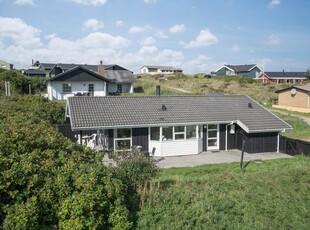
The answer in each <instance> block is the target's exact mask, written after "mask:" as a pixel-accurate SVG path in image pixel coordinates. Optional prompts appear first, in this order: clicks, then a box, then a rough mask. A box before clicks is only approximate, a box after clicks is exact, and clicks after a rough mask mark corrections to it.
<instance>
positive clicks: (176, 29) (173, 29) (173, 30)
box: [169, 24, 185, 33]
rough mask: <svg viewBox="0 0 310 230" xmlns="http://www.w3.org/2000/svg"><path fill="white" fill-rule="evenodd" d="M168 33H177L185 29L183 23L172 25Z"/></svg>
mask: <svg viewBox="0 0 310 230" xmlns="http://www.w3.org/2000/svg"><path fill="white" fill-rule="evenodd" d="M169 31H170V33H179V32H183V31H185V25H183V24H179V25H174V26H172V27H171V28H170V30H169Z"/></svg>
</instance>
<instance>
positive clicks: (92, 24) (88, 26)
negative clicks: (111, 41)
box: [83, 18, 104, 30]
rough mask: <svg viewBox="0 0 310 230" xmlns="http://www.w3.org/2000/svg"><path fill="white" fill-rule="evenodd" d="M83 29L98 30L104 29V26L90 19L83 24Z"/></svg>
mask: <svg viewBox="0 0 310 230" xmlns="http://www.w3.org/2000/svg"><path fill="white" fill-rule="evenodd" d="M83 27H84V28H86V29H92V30H99V29H102V28H103V27H104V24H103V22H101V21H98V20H97V19H94V18H91V19H88V20H87V21H85V22H84V23H83Z"/></svg>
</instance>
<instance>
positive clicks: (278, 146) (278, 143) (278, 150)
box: [277, 132, 280, 153]
mask: <svg viewBox="0 0 310 230" xmlns="http://www.w3.org/2000/svg"><path fill="white" fill-rule="evenodd" d="M279 152H280V132H278V140H277V153H279Z"/></svg>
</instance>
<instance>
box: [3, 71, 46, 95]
mask: <svg viewBox="0 0 310 230" xmlns="http://www.w3.org/2000/svg"><path fill="white" fill-rule="evenodd" d="M45 80H46V79H45V78H44V77H25V76H24V75H23V74H22V73H20V72H18V71H16V70H5V69H0V96H1V95H5V84H4V82H5V81H9V82H10V86H11V87H10V88H11V95H18V94H22V95H24V94H29V85H31V94H40V93H43V92H45V91H46V86H45V85H44V81H45Z"/></svg>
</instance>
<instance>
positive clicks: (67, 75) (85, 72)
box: [47, 66, 110, 81]
mask: <svg viewBox="0 0 310 230" xmlns="http://www.w3.org/2000/svg"><path fill="white" fill-rule="evenodd" d="M90 78H91V80H99V81H100V80H101V81H110V80H109V79H108V78H106V77H104V76H101V75H100V74H98V73H96V72H94V71H91V70H89V69H87V68H85V67H82V66H76V67H74V68H72V69H70V70H68V71H66V72H63V73H61V74H58V75H56V76H54V77H52V78H50V79H48V80H47V81H67V80H69V79H70V81H89V80H90Z"/></svg>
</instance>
